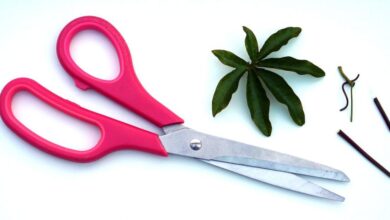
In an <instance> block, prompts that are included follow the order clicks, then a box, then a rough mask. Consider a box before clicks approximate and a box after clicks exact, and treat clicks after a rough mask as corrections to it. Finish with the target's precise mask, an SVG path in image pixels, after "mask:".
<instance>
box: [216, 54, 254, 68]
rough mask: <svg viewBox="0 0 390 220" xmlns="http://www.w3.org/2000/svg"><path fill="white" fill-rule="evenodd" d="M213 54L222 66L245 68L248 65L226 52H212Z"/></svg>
mask: <svg viewBox="0 0 390 220" xmlns="http://www.w3.org/2000/svg"><path fill="white" fill-rule="evenodd" d="M212 52H213V54H214V55H215V56H216V57H217V58H218V59H219V61H221V62H222V63H223V64H225V65H227V66H231V67H236V68H238V67H246V66H247V65H248V63H247V62H246V61H245V60H243V59H241V58H240V57H239V56H237V55H235V54H234V53H232V52H230V51H227V50H213V51H212Z"/></svg>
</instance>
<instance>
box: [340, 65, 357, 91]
mask: <svg viewBox="0 0 390 220" xmlns="http://www.w3.org/2000/svg"><path fill="white" fill-rule="evenodd" d="M337 68H338V69H339V72H340V74H341V76H342V77H343V78H344V80H345V81H347V82H348V84H349V85H350V86H351V87H352V86H353V85H355V83H354V82H352V81H351V80H350V79H349V78H348V77H347V75H345V73H344V71H343V67H341V66H339V67H337Z"/></svg>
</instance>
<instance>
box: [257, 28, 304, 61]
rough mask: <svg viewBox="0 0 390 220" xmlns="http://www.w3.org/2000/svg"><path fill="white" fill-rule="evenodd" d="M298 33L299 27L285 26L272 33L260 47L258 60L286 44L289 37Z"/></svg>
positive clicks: (299, 31)
mask: <svg viewBox="0 0 390 220" xmlns="http://www.w3.org/2000/svg"><path fill="white" fill-rule="evenodd" d="M300 33H301V28H299V27H287V28H284V29H280V30H279V31H277V32H276V33H274V34H272V35H271V36H270V37H269V38H268V39H267V40H266V41H265V43H264V45H263V47H262V48H261V49H260V52H259V54H258V56H257V58H258V60H261V59H263V58H264V57H266V56H268V55H269V54H270V53H272V52H275V51H278V50H279V49H280V48H281V47H283V46H284V45H286V44H287V43H288V41H289V40H290V39H291V38H294V37H297V36H298V35H299V34H300Z"/></svg>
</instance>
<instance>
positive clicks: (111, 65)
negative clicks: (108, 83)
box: [70, 30, 120, 80]
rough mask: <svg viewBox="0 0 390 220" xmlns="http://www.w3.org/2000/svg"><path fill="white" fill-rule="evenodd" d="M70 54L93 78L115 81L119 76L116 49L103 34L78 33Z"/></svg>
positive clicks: (92, 32)
mask: <svg viewBox="0 0 390 220" xmlns="http://www.w3.org/2000/svg"><path fill="white" fill-rule="evenodd" d="M70 54H71V56H72V59H73V60H74V61H75V62H76V63H77V65H78V66H79V67H80V68H81V69H83V71H84V72H87V73H88V74H90V75H91V76H94V77H96V78H99V79H103V80H113V79H115V78H117V76H118V75H119V71H120V67H119V60H118V56H117V52H116V50H115V47H114V46H113V45H112V43H111V42H110V41H109V39H108V38H107V37H106V36H105V35H104V34H103V33H101V32H98V31H95V30H83V31H81V32H79V33H77V34H76V35H75V36H74V38H73V39H72V41H71V44H70Z"/></svg>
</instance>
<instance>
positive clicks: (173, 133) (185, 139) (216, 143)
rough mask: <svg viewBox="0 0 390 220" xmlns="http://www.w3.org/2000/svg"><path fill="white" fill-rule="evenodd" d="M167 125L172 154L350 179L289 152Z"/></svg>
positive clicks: (166, 138) (165, 138)
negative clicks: (284, 152)
mask: <svg viewBox="0 0 390 220" xmlns="http://www.w3.org/2000/svg"><path fill="white" fill-rule="evenodd" d="M163 129H164V132H165V133H166V134H165V135H161V136H160V140H161V142H162V143H163V145H164V147H165V149H166V150H167V151H168V152H169V153H171V154H176V155H181V156H187V157H194V158H198V159H205V160H213V161H220V162H225V163H232V164H239V165H245V166H252V167H259V168H264V169H270V170H276V171H283V172H289V173H296V174H302V175H307V176H315V177H320V178H325V179H331V180H338V181H349V178H348V177H347V176H346V175H345V174H344V173H343V172H342V171H339V170H337V169H334V168H331V167H328V166H325V165H322V164H319V163H315V162H312V161H308V160H305V159H301V158H298V157H295V156H291V155H288V154H283V153H279V152H276V151H271V150H267V149H264V148H260V147H256V146H252V145H248V144H244V143H240V142H236V141H232V140H228V139H225V138H220V137H216V136H212V135H208V134H205V133H202V132H198V131H195V130H193V129H189V128H187V127H184V126H180V125H174V126H167V127H164V128H163Z"/></svg>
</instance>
